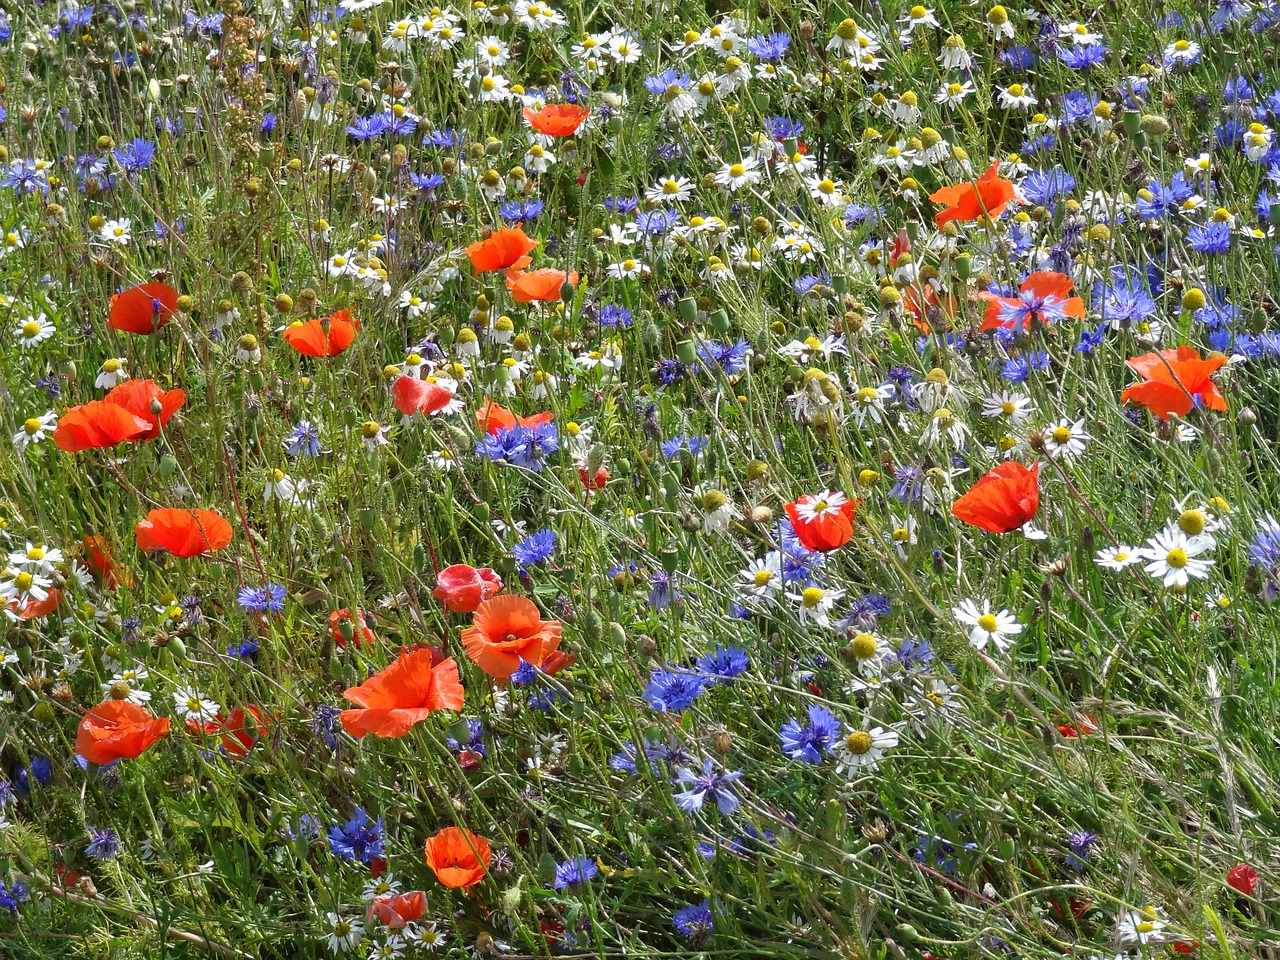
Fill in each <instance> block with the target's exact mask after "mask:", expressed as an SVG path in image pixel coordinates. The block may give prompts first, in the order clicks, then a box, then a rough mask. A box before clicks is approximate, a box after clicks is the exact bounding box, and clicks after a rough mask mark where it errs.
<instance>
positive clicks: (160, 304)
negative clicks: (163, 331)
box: [107, 283, 178, 335]
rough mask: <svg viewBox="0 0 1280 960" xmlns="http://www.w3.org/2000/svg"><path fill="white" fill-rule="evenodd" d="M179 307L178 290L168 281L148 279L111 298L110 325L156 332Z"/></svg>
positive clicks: (144, 331) (144, 333)
mask: <svg viewBox="0 0 1280 960" xmlns="http://www.w3.org/2000/svg"><path fill="white" fill-rule="evenodd" d="M177 309H178V291H177V290H175V289H173V287H171V286H169V285H168V284H167V283H144V284H142V285H140V286H137V287H130V288H129V289H128V290H122V291H121V292H120V293H117V294H116V295H115V296H114V297H112V298H111V308H110V310H109V314H108V318H107V326H108V327H110V328H111V329H113V330H124V331H126V332H128V333H137V334H142V335H146V334H150V333H155V332H156V331H157V330H159V329H160V328H161V327H163V326H164V325H165V324H166V323H168V322H169V318H170V317H171V316H173V314H174V312H175V311H176V310H177Z"/></svg>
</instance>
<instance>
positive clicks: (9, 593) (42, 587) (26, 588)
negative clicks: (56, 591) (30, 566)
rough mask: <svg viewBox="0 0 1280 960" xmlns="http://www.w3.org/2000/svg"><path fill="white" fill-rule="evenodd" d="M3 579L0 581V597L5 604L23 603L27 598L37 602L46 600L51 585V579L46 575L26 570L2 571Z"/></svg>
mask: <svg viewBox="0 0 1280 960" xmlns="http://www.w3.org/2000/svg"><path fill="white" fill-rule="evenodd" d="M4 576H5V580H4V581H3V582H0V597H4V601H5V604H6V605H9V604H12V603H14V602H15V601H16V602H18V603H24V602H26V601H28V600H34V601H36V602H37V603H39V602H41V601H43V600H47V599H48V597H49V588H50V587H52V586H53V581H52V580H50V579H49V578H48V577H45V576H41V575H40V574H39V573H31V572H30V571H28V570H22V571H18V570H13V569H8V570H6V571H5V573H4Z"/></svg>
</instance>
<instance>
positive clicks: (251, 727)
mask: <svg viewBox="0 0 1280 960" xmlns="http://www.w3.org/2000/svg"><path fill="white" fill-rule="evenodd" d="M246 721H247V722H246ZM270 726H271V723H270V721H269V720H268V718H267V717H265V716H263V714H262V711H261V710H259V709H258V708H257V707H255V706H253V705H252V704H250V705H249V706H245V707H236V708H235V709H234V710H232V711H231V715H230V716H228V717H223V716H222V714H218V722H217V724H216V725H215V726H214V730H215V731H217V730H220V731H222V749H223V750H224V751H225V752H226V754H227V756H230V757H244V756H247V755H248V753H249V751H250V750H252V749H253V746H254V744H256V743H257V742H258V738H259V737H261V736H262V735H263V734H264V733H266V732H267V729H268V727H270ZM210 732H213V731H210Z"/></svg>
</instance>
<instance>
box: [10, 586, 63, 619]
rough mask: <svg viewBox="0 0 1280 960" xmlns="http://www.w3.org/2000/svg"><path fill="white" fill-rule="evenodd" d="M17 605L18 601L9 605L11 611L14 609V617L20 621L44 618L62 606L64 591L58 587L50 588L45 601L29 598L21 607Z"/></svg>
mask: <svg viewBox="0 0 1280 960" xmlns="http://www.w3.org/2000/svg"><path fill="white" fill-rule="evenodd" d="M17 603H18V602H17V600H14V601H13V602H12V603H11V604H10V605H9V606H10V609H14V614H13V615H14V616H15V617H17V618H18V619H19V620H34V619H36V618H37V617H43V616H44V615H45V614H48V613H53V611H55V610H57V609H58V607H59V606H61V605H62V591H61V590H59V589H58V588H57V587H50V588H49V594H48V596H46V597H45V598H44V599H43V600H37V599H36V598H35V597H27V599H26V602H25V603H23V604H22V606H21V607H18V606H17ZM15 608H16V609H15Z"/></svg>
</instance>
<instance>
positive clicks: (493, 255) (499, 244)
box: [466, 227, 538, 274]
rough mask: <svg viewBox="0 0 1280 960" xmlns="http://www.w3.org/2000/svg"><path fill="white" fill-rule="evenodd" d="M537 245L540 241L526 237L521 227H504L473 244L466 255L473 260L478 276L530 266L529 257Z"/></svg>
mask: <svg viewBox="0 0 1280 960" xmlns="http://www.w3.org/2000/svg"><path fill="white" fill-rule="evenodd" d="M537 245H538V241H537V240H533V239H531V238H529V237H528V236H526V235H525V232H524V230H523V229H521V228H520V227H503V228H502V229H501V230H495V231H494V232H493V233H491V234H490V235H489V236H488V237H487V238H486V239H484V240H477V241H476V242H475V243H473V244H471V246H469V247H467V250H466V253H467V256H468V257H470V258H471V269H472V270H474V271H475V272H476V273H477V274H481V273H490V272H492V271H494V270H506V269H508V268H509V267H520V266H524V265H526V264H528V262H529V258H528V256H527V255H528V253H529V251H530V250H532V249H533V248H534V247H536V246H537Z"/></svg>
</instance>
